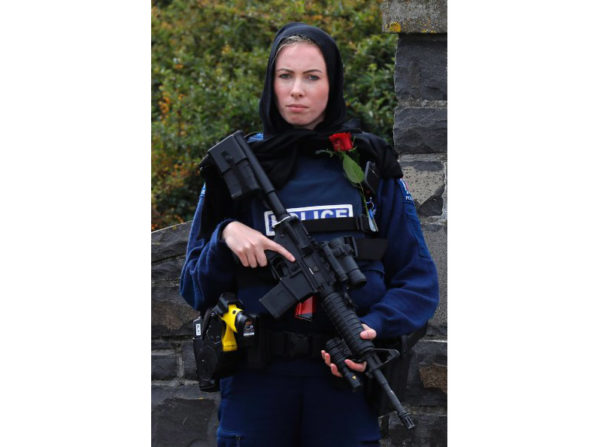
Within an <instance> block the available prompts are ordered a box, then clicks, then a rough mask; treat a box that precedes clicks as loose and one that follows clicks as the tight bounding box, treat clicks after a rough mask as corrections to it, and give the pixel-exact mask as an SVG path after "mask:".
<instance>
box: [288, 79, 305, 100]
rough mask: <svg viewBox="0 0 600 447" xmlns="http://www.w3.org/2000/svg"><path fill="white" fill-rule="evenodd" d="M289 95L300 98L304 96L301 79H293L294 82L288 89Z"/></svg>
mask: <svg viewBox="0 0 600 447" xmlns="http://www.w3.org/2000/svg"><path fill="white" fill-rule="evenodd" d="M290 95H292V97H293V98H300V97H302V96H304V89H303V88H302V80H301V79H295V80H294V83H293V84H292V89H291V90H290Z"/></svg>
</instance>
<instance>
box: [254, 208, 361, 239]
mask: <svg viewBox="0 0 600 447" xmlns="http://www.w3.org/2000/svg"><path fill="white" fill-rule="evenodd" d="M287 212H288V213H290V214H293V215H294V216H297V217H298V218H299V219H300V220H314V219H331V218H338V217H354V213H353V211H352V205H350V204H346V205H319V206H305V207H302V208H290V209H288V210H287ZM274 224H275V215H274V214H273V212H272V211H265V234H266V235H267V236H275V231H273V225H274Z"/></svg>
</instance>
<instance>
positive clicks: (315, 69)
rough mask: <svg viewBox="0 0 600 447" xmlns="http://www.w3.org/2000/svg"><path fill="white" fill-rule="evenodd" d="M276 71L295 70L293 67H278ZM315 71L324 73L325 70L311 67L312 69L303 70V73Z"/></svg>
mask: <svg viewBox="0 0 600 447" xmlns="http://www.w3.org/2000/svg"><path fill="white" fill-rule="evenodd" d="M275 71H276V72H277V71H291V72H293V71H294V70H292V69H291V68H278V69H277V70H275ZM313 71H316V72H319V73H323V71H322V70H319V69H318V68H311V69H310V70H306V71H303V72H302V73H311V72H313Z"/></svg>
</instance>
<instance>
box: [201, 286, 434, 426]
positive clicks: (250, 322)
mask: <svg viewBox="0 0 600 447" xmlns="http://www.w3.org/2000/svg"><path fill="white" fill-rule="evenodd" d="M238 305H241V303H240V302H239V301H238V300H236V299H235V296H234V295H233V294H231V293H224V294H223V295H221V297H220V298H219V301H218V303H217V305H216V306H215V307H214V308H212V309H209V310H208V311H207V312H206V313H205V315H204V317H203V318H198V319H196V320H194V326H195V329H196V332H195V334H196V335H195V337H194V339H193V344H194V356H195V358H196V374H197V377H198V382H199V386H200V389H201V390H202V391H205V392H213V391H218V390H219V380H220V379H221V378H223V377H227V376H230V375H232V374H235V373H236V372H237V371H239V370H240V369H242V368H244V369H255V370H261V369H265V368H266V367H267V366H268V365H269V364H270V363H271V362H272V361H274V360H277V359H281V360H294V359H320V358H321V350H322V349H324V348H325V344H326V343H327V341H328V340H330V339H332V338H333V337H334V335H333V334H328V333H299V332H292V331H278V330H272V329H271V328H269V327H268V326H267V321H268V319H269V317H260V316H254V315H245V314H244V313H243V311H242V310H241V309H240V308H239V307H238ZM426 330H427V326H424V327H423V328H421V329H419V330H417V331H415V332H413V333H411V334H407V335H403V336H401V337H397V338H394V339H377V338H376V339H375V341H374V342H375V346H376V347H377V348H384V349H394V350H397V351H398V353H399V355H398V356H397V357H395V358H392V359H391V360H390V361H389V362H387V363H386V364H385V365H384V366H382V368H381V371H382V372H383V374H384V375H385V376H386V378H387V379H388V382H389V384H390V387H391V388H392V390H393V391H394V393H395V394H396V395H397V396H399V397H403V395H404V392H405V389H406V384H407V380H408V369H409V365H410V361H411V359H412V348H413V346H414V345H415V344H416V343H417V341H418V340H419V339H420V338H422V337H423V336H424V335H425V332H426ZM364 379H365V380H364V386H363V392H364V393H365V398H366V400H367V402H369V404H370V405H371V406H372V407H373V409H374V410H375V411H376V412H377V414H378V415H384V414H387V413H389V412H391V411H393V410H394V408H393V406H392V405H391V403H390V402H389V399H388V398H387V396H386V395H385V393H384V392H383V391H382V390H381V387H380V386H378V384H376V383H375V382H376V381H375V379H373V378H372V377H368V376H365V377H364ZM340 382H341V384H342V386H347V384H346V385H343V384H345V382H343V381H342V380H340Z"/></svg>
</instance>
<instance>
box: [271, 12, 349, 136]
mask: <svg viewBox="0 0 600 447" xmlns="http://www.w3.org/2000/svg"><path fill="white" fill-rule="evenodd" d="M291 36H302V37H307V38H309V39H310V40H312V41H313V42H314V43H316V44H317V46H318V47H319V49H320V50H321V54H322V55H323V58H324V59H325V65H326V67H327V78H328V80H329V99H328V102H327V108H326V109H325V119H324V120H323V121H322V122H321V123H319V124H318V125H317V126H316V128H315V130H317V131H318V130H334V129H336V128H338V127H339V126H341V125H342V123H343V122H344V120H345V118H346V102H345V101H344V66H343V64H342V57H341V56H340V51H339V49H338V47H337V45H336V43H335V41H334V40H333V38H332V37H331V36H330V35H329V34H327V33H326V32H325V31H323V30H321V29H319V28H316V27H314V26H309V25H305V24H304V23H298V22H293V23H288V24H287V25H285V26H284V27H283V28H281V29H280V30H279V31H278V32H277V34H276V35H275V40H274V41H273V46H272V47H271V54H270V55H269V62H268V63H267V73H266V76H265V85H264V87H263V92H262V96H261V98H260V104H259V113H260V119H261V120H262V122H263V132H264V134H265V136H266V137H269V136H273V135H276V134H280V133H282V132H285V131H287V130H292V129H293V128H294V127H293V126H292V125H291V124H289V123H288V122H287V121H285V120H284V119H283V118H282V116H281V115H280V114H279V111H278V110H277V98H276V97H275V92H274V91H273V77H274V73H275V62H276V59H275V56H276V55H277V50H278V49H279V45H281V42H282V41H283V40H284V39H285V38H287V37H291Z"/></svg>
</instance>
